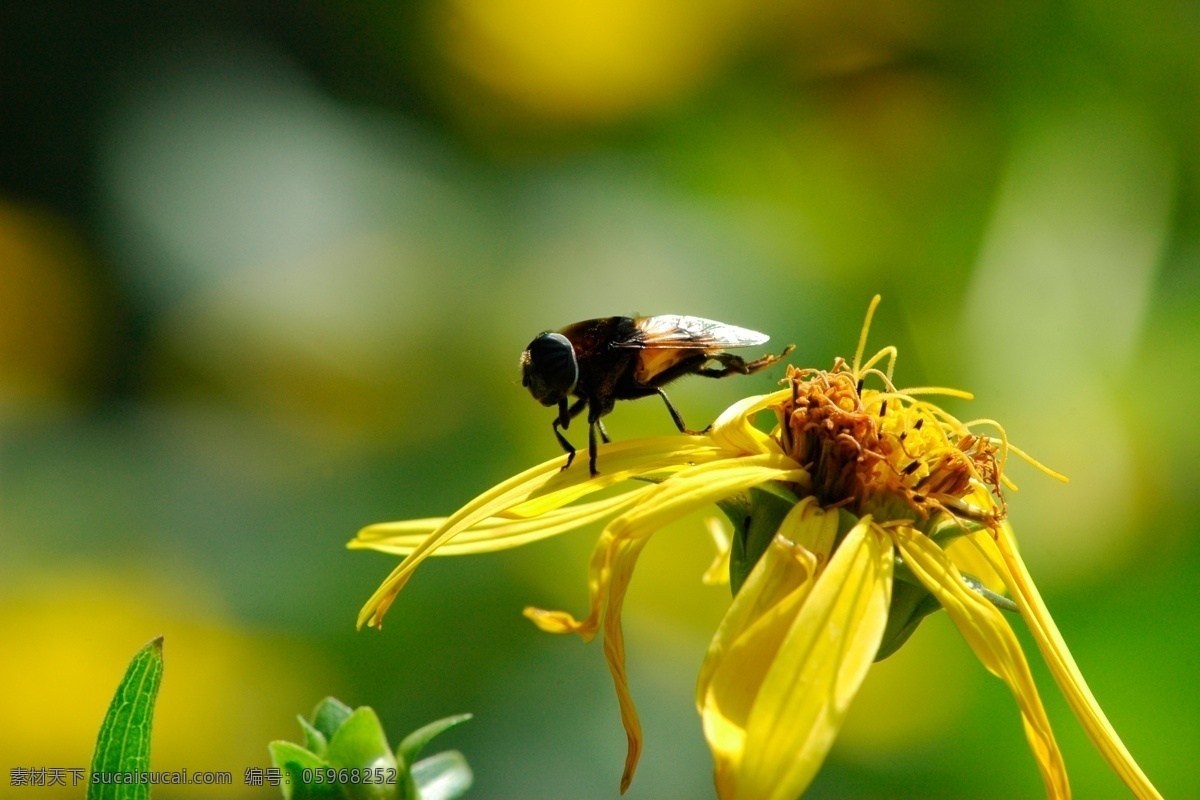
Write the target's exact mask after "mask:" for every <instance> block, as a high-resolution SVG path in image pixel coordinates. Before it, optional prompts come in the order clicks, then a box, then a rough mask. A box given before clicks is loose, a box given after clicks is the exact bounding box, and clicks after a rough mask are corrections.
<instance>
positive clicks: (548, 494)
mask: <svg viewBox="0 0 1200 800" xmlns="http://www.w3.org/2000/svg"><path fill="white" fill-rule="evenodd" d="M601 452H602V454H603V456H602V457H603V461H602V465H603V466H604V467H605V468H606V469H607V470H608V472H606V473H601V474H600V475H598V476H596V477H595V478H591V477H590V476H589V475H588V470H587V464H586V461H585V460H584V459H579V461H581V462H583V463H580V464H576V465H574V466H573V467H572V468H571V469H568V470H565V471H563V470H562V464H563V459H562V458H555V459H552V460H550V461H546V462H543V463H541V464H539V465H537V466H536V467H533V468H531V469H528V470H526V471H525V472H522V473H521V474H519V475H516V476H514V477H512V478H509V479H508V480H506V481H504V482H503V483H501V484H498V485H496V486H494V487H492V488H491V489H489V490H488V491H486V492H484V493H483V494H481V495H479V496H478V497H476V498H475V499H474V500H472V501H471V502H469V503H467V504H466V505H465V506H463V507H462V508H460V509H459V510H458V511H456V512H455V513H454V514H453V515H451V516H450V517H448V518H447V519H446V521H445V522H444V523H442V525H441V526H439V527H438V528H437V529H436V530H435V531H433V532H432V533H430V534H429V535H428V536H427V537H426V538H425V540H424V541H422V542H421V543H420V544H419V545H417V546H416V547H415V548H414V549H413V551H412V552H411V553H410V554H409V555H408V557H406V558H405V559H404V561H402V562H401V563H400V564H399V566H397V567H396V568H395V569H394V570H392V573H391V574H390V575H388V577H387V578H386V579H384V581H383V583H382V584H381V585H380V586H379V588H378V589H376V590H375V593H374V594H373V595H371V597H370V599H368V600H367V602H366V604H365V605H364V606H363V608H362V610H361V611H360V612H359V614H358V626H359V627H360V628H361V627H362V626H363V625H364V624H366V623H368V622H369V623H370V624H371V625H374V626H376V627H378V626H379V625H380V624H381V623H382V622H383V615H384V614H385V613H387V610H388V607H389V606H391V604H392V601H393V600H395V599H396V595H397V594H399V593H400V590H401V589H403V588H404V584H405V583H407V582H408V579H409V577H410V576H411V575H412V573H413V570H415V569H416V568H417V566H418V565H419V564H420V563H421V562H422V561H424V560H425V559H426V558H428V557H429V555H430V553H432V552H433V551H434V550H436V549H437V548H439V547H441V546H442V545H443V544H445V543H446V542H447V541H449V540H450V539H452V538H454V537H455V536H457V535H458V534H460V533H462V532H463V531H464V530H468V529H469V528H471V527H473V526H475V525H478V524H479V523H480V522H482V521H484V520H485V519H487V518H488V517H495V516H498V515H500V514H501V513H504V512H509V513H511V512H513V511H514V509H519V510H520V511H521V516H532V515H534V514H535V513H544V512H546V511H550V510H553V509H555V508H559V507H561V506H564V505H566V504H568V503H570V502H572V501H573V500H576V499H578V498H580V497H582V496H584V495H586V494H589V493H591V492H595V491H598V490H600V489H603V488H605V487H607V486H611V485H612V484H613V483H616V482H618V481H621V480H626V479H628V478H630V477H634V476H636V475H642V474H646V473H650V472H656V471H661V470H663V469H667V468H670V467H673V466H678V465H679V464H687V463H701V462H705V461H712V460H714V459H717V458H720V457H721V456H722V455H724V451H722V450H721V449H720V448H717V447H715V446H713V445H712V444H711V443H707V437H691V438H690V439H681V437H678V436H664V437H655V438H651V439H632V440H629V441H624V442H615V443H613V444H609V445H605V446H604V447H603V448H601Z"/></svg>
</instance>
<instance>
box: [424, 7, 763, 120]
mask: <svg viewBox="0 0 1200 800" xmlns="http://www.w3.org/2000/svg"><path fill="white" fill-rule="evenodd" d="M752 9H753V5H752V4H749V3H743V2H733V3H730V2H720V3H718V2H711V1H710V2H699V3H692V2H687V0H571V2H561V0H446V7H445V9H444V11H445V17H444V24H443V28H442V31H443V37H444V44H443V46H444V49H445V51H446V54H447V56H448V57H449V59H450V61H451V62H452V63H453V65H454V66H455V67H457V68H458V70H459V71H460V72H461V73H462V74H464V75H465V76H466V77H468V78H469V79H470V80H471V81H473V82H474V83H476V84H478V85H480V86H482V87H483V88H485V89H486V90H488V91H490V92H492V93H494V94H496V95H498V96H499V97H501V98H502V99H504V100H507V101H509V102H511V103H513V104H515V105H516V106H518V107H521V108H522V109H524V110H525V111H526V112H529V113H532V114H534V115H536V116H541V117H546V118H551V119H559V120H564V121H605V120H611V119H616V118H619V117H621V116H624V115H626V114H628V113H631V112H635V111H638V110H641V109H644V108H647V107H649V106H652V105H655V104H658V103H662V102H666V101H669V100H671V99H674V98H676V97H678V96H680V95H681V94H683V93H685V92H686V91H687V90H689V89H691V88H692V87H694V86H695V85H696V84H697V83H698V82H699V81H700V80H702V79H703V78H704V77H706V76H707V75H708V74H709V72H710V70H711V68H712V67H713V66H714V64H716V63H717V62H718V61H719V59H720V57H721V56H722V55H723V54H725V53H726V52H728V50H729V49H730V45H731V44H732V43H733V42H734V41H735V40H736V39H738V38H740V36H741V35H742V32H743V31H744V29H745V24H746V23H747V22H748V21H749V16H750V12H751V10H752Z"/></svg>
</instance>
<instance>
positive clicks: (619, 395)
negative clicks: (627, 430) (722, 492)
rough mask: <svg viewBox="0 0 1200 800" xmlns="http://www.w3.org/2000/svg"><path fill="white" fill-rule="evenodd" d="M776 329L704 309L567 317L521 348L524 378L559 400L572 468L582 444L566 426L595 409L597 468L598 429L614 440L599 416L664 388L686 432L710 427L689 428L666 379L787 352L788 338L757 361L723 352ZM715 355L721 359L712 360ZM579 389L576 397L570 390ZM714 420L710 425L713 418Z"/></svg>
mask: <svg viewBox="0 0 1200 800" xmlns="http://www.w3.org/2000/svg"><path fill="white" fill-rule="evenodd" d="M769 338H770V337H769V336H767V335H766V334H763V333H758V332H757V331H752V330H747V329H746V328H739V327H737V326H735V325H726V324H725V323H723V322H715V321H713V320H710V319H702V318H701V317H681V316H673V315H665V316H656V317H604V318H602V319H589V320H585V321H584V322H576V323H575V324H574V325H568V326H567V327H565V328H563V329H562V330H560V331H546V332H545V333H541V334H538V336H537V338H536V339H534V340H533V341H532V342H530V343H529V347H527V348H525V352H524V353H522V354H521V373H522V380H521V383H522V385H524V386H526V387H528V388H529V393H530V394H532V395H533V397H534V399H536V400H537V401H538V402H539V403H541V404H542V405H544V406H553V405H557V406H558V416H557V417H555V419H554V423H553V426H552V427H553V429H554V436H555V438H557V439H558V443H559V444H560V445H562V448H563V450H564V451H565V452H566V453H567V463H566V465H565V466H564V467H563V469H566V468H567V467H569V466H571V462H572V461H574V460H575V448H574V447H573V446H572V445H571V443H570V442H568V441H567V438H566V437H565V436H563V434H562V430H560V428H561V429H564V430H565V429H566V428H568V427H569V426H570V424H571V420H572V419H574V418H575V417H576V416H578V415H579V414H580V413H581V412H582V411H583V409H584V408H587V410H588V416H587V419H588V456H589V457H588V468H589V469H590V470H591V474H592V475H593V476H595V475H596V474H597V471H596V432H597V431H599V433H600V438H601V439H603V440H604V442H605V443H606V444H607V443H608V442H609V441H610V439H609V438H608V431H606V430H605V429H604V423H603V422H601V421H600V418H601V417H603V416H604V415H605V414H607V413H608V412H610V411H612V409H613V405H614V404H615V403H616V401H617V400H633V399H636V398H638V397H648V396H650V395H652V394H657V395H658V396H659V397H661V398H662V399H663V402H664V403H666V404H667V411H669V412H671V419H673V420H674V421H675V427H677V428H679V431H680V433H687V434H691V435H697V434H700V433H705V432H707V430H708V428H706V429H705V430H704V431H693V430H690V429H688V427H687V425H685V424H684V422H683V417H681V416H680V415H679V412H678V411H677V410H675V406H673V405H671V400H670V399H669V398H668V397H667V394H666V392H664V391H663V388H662V387H663V386H665V385H667V384H668V383H670V382H671V381H673V380H675V379H676V378H681V377H683V376H684V375H702V376H704V377H706V378H724V377H725V376H726V375H732V374H734V373H737V374H740V375H749V374H751V373H753V372H758V371H759V370H760V369H764V368H766V367H769V366H771V365H772V364H774V363H776V362H777V361H779V360H780V359H782V358H784V357H785V356H787V354H788V353H790V352H791V351H792V349H793V347H794V345H788V346H787V347H786V348H784V350H783V352H782V353H780V354H779V355H777V356H772V355H766V356H763V357H762V358H759V359H756V360H754V361H746V360H745V359H743V358H741V357H740V356H736V355H733V354H731V353H726V352H724V349H725V348H730V347H753V346H756V345H760V344H763V343H764V342H766V341H767V340H768V339H769ZM710 362H716V364H717V366H709V364H710ZM571 395H574V396H575V398H576V400H575V401H574V402H573V403H571V402H569V401H568V399H567V398H568V397H569V396H571ZM709 427H710V428H711V427H712V426H711V425H710V426H709Z"/></svg>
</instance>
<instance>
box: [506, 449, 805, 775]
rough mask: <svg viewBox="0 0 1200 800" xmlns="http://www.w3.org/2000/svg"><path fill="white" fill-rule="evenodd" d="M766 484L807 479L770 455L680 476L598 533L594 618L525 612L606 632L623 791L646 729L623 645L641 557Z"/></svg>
mask: <svg viewBox="0 0 1200 800" xmlns="http://www.w3.org/2000/svg"><path fill="white" fill-rule="evenodd" d="M768 480H781V481H791V482H807V481H808V473H806V472H805V471H804V470H802V469H799V467H798V466H797V465H796V462H794V461H792V460H791V459H790V458H787V457H786V456H783V455H778V454H768V455H759V456H748V457H745V458H737V459H726V460H723V461H718V462H716V463H713V464H702V465H700V466H696V467H690V468H688V469H685V470H681V471H680V472H678V473H677V474H675V475H673V476H671V478H669V479H668V480H666V481H664V482H662V483H660V484H657V485H655V486H652V487H650V488H649V489H648V490H647V492H646V494H645V496H644V497H643V498H642V499H641V500H640V501H639V502H638V504H637V505H635V506H634V507H633V508H632V509H630V510H629V511H627V512H625V513H624V514H622V515H621V516H619V517H617V518H616V519H614V520H613V521H612V522H610V523H609V524H608V526H607V527H606V528H605V529H604V531H603V532H602V533H601V534H600V539H599V541H598V542H597V543H596V549H595V550H594V551H593V554H592V559H591V563H590V564H589V567H588V587H589V593H590V613H589V615H588V617H586V618H585V619H583V620H575V619H574V618H572V617H571V616H570V615H568V614H565V613H563V612H548V611H542V610H540V609H527V610H526V616H528V617H529V618H530V619H532V620H533V621H534V622H535V623H536V624H537V625H538V627H540V628H541V629H542V630H547V631H551V632H555V633H564V632H567V631H573V632H575V633H578V634H580V635H581V636H582V637H583V638H584V639H585V640H586V639H588V638H590V637H592V636H594V635H595V633H596V631H597V630H598V629H599V628H600V626H601V625H603V630H604V657H605V660H606V661H607V662H608V668H609V672H610V673H611V674H612V678H613V684H614V687H615V689H616V692H617V702H618V704H619V705H620V708H621V722H622V724H623V725H624V727H625V733H626V737H627V739H628V749H627V753H626V760H625V769H624V772H623V774H622V776H621V791H624V790H625V789H626V788H627V787H628V786H629V782H630V781H631V780H632V779H633V772H634V769H635V768H636V767H637V760H638V756H639V755H640V753H641V726H640V723H639V722H638V718H637V712H636V710H635V709H634V706H633V700H632V697H631V696H630V693H629V684H628V680H627V677H626V674H625V643H624V636H623V634H622V631H621V607H622V605H623V603H624V601H625V592H626V590H627V589H628V587H629V581H630V578H632V576H633V568H634V565H635V564H636V563H637V558H638V556H639V555H640V554H641V551H642V548H643V547H645V544H646V542H647V541H648V538H649V536H650V534H652V533H653V532H654V531H656V530H658V529H659V528H661V527H663V526H664V525H666V524H667V523H669V522H672V521H674V520H676V519H678V518H679V517H682V516H684V515H685V514H688V513H690V512H691V511H694V510H696V509H698V508H701V507H703V506H706V505H710V504H712V503H715V502H716V501H718V500H722V499H724V498H726V497H729V496H730V495H733V494H736V493H737V492H739V491H742V490H744V489H746V488H748V487H750V486H755V485H758V484H760V483H763V482H765V481H768Z"/></svg>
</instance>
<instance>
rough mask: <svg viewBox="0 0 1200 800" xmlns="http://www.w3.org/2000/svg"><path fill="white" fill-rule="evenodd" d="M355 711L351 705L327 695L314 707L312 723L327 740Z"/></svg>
mask: <svg viewBox="0 0 1200 800" xmlns="http://www.w3.org/2000/svg"><path fill="white" fill-rule="evenodd" d="M353 713H354V711H353V710H352V709H351V708H350V706H348V705H346V704H345V703H343V702H342V701H341V700H338V699H337V698H336V697H326V698H325V699H324V700H322V701H321V702H319V703H317V707H316V708H314V709H313V713H312V724H313V727H314V728H316V729H317V730H318V731H320V733H321V735H322V736H324V737H325V741H329V740H330V739H332V738H333V735H334V734H335V733H337V729H338V728H340V727H342V723H343V722H345V721H346V720H347V719H349V717H350V715H351V714H353Z"/></svg>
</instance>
